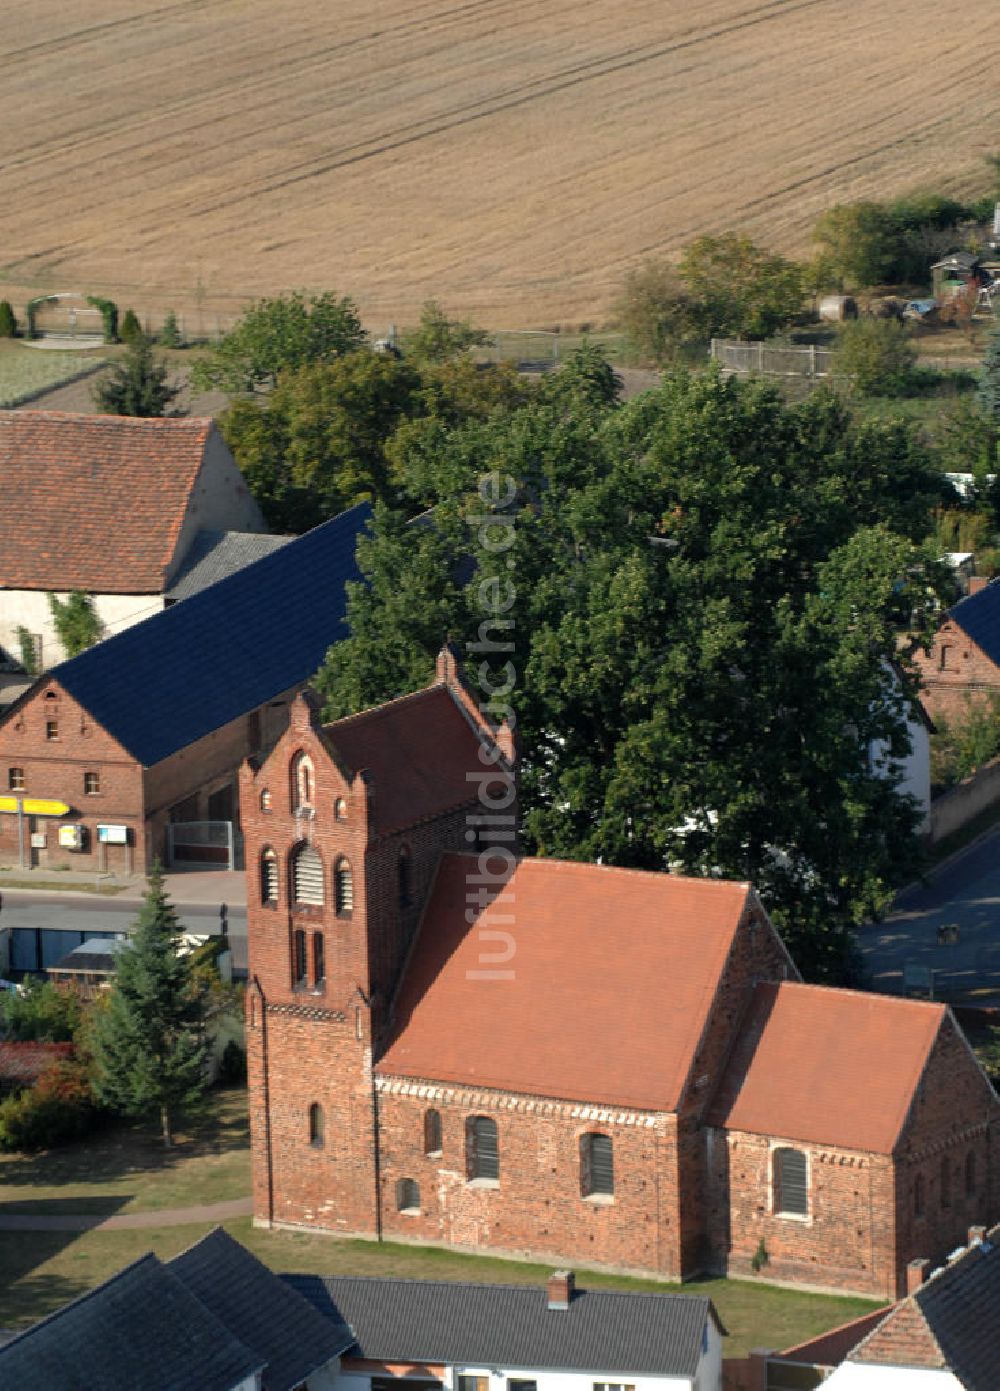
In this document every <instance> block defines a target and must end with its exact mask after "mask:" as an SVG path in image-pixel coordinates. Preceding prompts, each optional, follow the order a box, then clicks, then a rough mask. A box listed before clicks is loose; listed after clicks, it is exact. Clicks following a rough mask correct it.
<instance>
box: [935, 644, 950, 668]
mask: <svg viewBox="0 0 1000 1391" xmlns="http://www.w3.org/2000/svg"><path fill="white" fill-rule="evenodd" d="M938 661H939V663H940V670H941V671H948V669H949V668H950V667H951V646H950V644H949V643H947V642H943V643H942V644H941V650H940V653H939V655H938Z"/></svg>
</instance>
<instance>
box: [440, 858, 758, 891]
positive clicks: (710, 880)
mask: <svg viewBox="0 0 1000 1391" xmlns="http://www.w3.org/2000/svg"><path fill="white" fill-rule="evenodd" d="M453 853H458V854H465V853H467V852H465V851H458V852H453ZM518 864H519V865H522V864H532V865H553V866H555V867H557V868H568V869H581V870H595V869H596V870H603V871H604V872H605V873H609V874H630V875H634V876H636V877H642V878H645V879H661V880H663V881H664V882H670V883H674V884H705V885H709V884H711V885H715V886H717V887H718V888H726V889H743V891H744V893H749V892H750V890H751V889H752V888H753V885H752V884H751V883H750V881H749V880H748V879H717V878H715V877H714V876H709V875H701V874H673V873H672V872H671V871H670V870H668V869H639V868H638V867H637V866H635V865H606V864H600V863H598V862H595V861H592V860H561V859H557V858H556V857H555V856H554V855H526V856H524V857H523V858H522V859H520V860H519V861H518Z"/></svg>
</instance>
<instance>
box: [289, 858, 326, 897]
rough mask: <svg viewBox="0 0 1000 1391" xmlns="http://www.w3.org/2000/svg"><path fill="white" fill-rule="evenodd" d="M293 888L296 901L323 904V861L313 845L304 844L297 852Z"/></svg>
mask: <svg viewBox="0 0 1000 1391" xmlns="http://www.w3.org/2000/svg"><path fill="white" fill-rule="evenodd" d="M292 888H293V892H294V894H295V902H296V903H305V904H311V905H312V906H313V907H317V908H322V906H323V861H322V860H321V859H320V856H319V851H318V850H316V849H315V848H314V847H313V846H312V845H303V846H300V847H299V849H298V850H297V851H296V852H295V859H294V861H293V864H292Z"/></svg>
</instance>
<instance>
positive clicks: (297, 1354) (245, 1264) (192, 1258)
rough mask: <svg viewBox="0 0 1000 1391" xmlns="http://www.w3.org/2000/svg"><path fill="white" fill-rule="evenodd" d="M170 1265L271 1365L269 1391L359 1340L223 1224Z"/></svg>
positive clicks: (296, 1382)
mask: <svg viewBox="0 0 1000 1391" xmlns="http://www.w3.org/2000/svg"><path fill="white" fill-rule="evenodd" d="M167 1264H168V1269H169V1270H170V1272H171V1274H173V1275H175V1276H176V1277H177V1278H178V1279H179V1280H181V1281H183V1283H184V1284H185V1285H186V1286H187V1287H188V1289H189V1290H190V1291H191V1293H192V1294H194V1295H195V1296H196V1297H197V1298H198V1299H199V1300H201V1302H202V1304H204V1305H205V1307H206V1308H207V1309H209V1310H210V1311H211V1312H212V1313H213V1314H214V1315H215V1317H216V1318H217V1319H218V1320H219V1322H220V1323H222V1324H224V1325H225V1327H226V1328H227V1329H228V1330H229V1332H230V1333H231V1334H232V1335H234V1336H235V1337H236V1338H238V1339H239V1340H240V1342H242V1343H245V1344H246V1346H247V1347H249V1348H253V1350H254V1352H256V1353H258V1354H259V1355H260V1360H261V1361H262V1362H265V1363H266V1364H267V1365H266V1367H265V1369H264V1376H263V1388H264V1391H293V1388H295V1387H297V1386H300V1385H301V1384H302V1382H304V1381H305V1380H306V1378H307V1377H309V1376H310V1375H311V1374H312V1373H313V1372H316V1371H318V1370H319V1368H321V1367H324V1366H325V1365H326V1364H327V1363H328V1362H330V1361H332V1360H333V1358H335V1357H336V1356H337V1354H338V1353H340V1352H343V1350H344V1349H345V1348H347V1347H349V1346H350V1345H351V1343H353V1341H354V1335H353V1334H352V1333H351V1332H350V1330H349V1329H347V1328H345V1327H344V1326H343V1325H342V1324H338V1323H336V1322H332V1321H331V1320H330V1319H329V1318H324V1317H323V1315H322V1314H320V1313H318V1312H317V1310H316V1308H315V1307H314V1305H312V1304H311V1303H310V1302H309V1301H308V1300H306V1299H303V1298H302V1296H301V1295H299V1294H297V1293H296V1292H295V1290H293V1289H291V1288H290V1287H289V1286H288V1285H286V1284H285V1283H284V1282H283V1281H282V1280H281V1279H280V1278H279V1277H278V1276H277V1275H275V1274H273V1273H272V1272H271V1271H270V1270H268V1268H267V1266H265V1265H262V1264H261V1262H260V1261H259V1260H258V1259H257V1258H256V1256H252V1255H251V1254H250V1252H249V1251H248V1250H247V1249H246V1248H245V1247H243V1246H241V1245H240V1244H239V1242H238V1241H234V1240H233V1238H232V1237H231V1236H227V1235H226V1233H225V1232H224V1231H223V1230H222V1228H221V1227H217V1228H216V1229H215V1231H213V1232H209V1234H208V1236H206V1237H203V1238H202V1240H201V1241H199V1242H197V1243H196V1244H195V1245H194V1246H192V1247H190V1248H189V1249H188V1250H187V1251H184V1252H182V1253H181V1255H179V1256H175V1257H174V1259H173V1260H172V1261H169V1262H168V1263H167Z"/></svg>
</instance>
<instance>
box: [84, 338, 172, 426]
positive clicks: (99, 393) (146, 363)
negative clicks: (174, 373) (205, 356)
mask: <svg viewBox="0 0 1000 1391" xmlns="http://www.w3.org/2000/svg"><path fill="white" fill-rule="evenodd" d="M169 375H170V369H169V368H168V367H167V365H166V363H165V362H164V361H163V360H162V359H157V358H156V357H155V356H154V353H153V346H152V344H151V343H150V341H149V339H148V338H139V339H137V340H136V341H135V342H133V343H131V344H130V345H129V348H128V351H127V352H125V353H123V355H122V356H121V357H120V358H119V359H118V361H117V362H116V363H115V364H114V366H113V367H112V368H111V370H110V371H109V372H108V374H107V376H106V377H105V378H104V379H103V380H102V381H100V382H98V384H97V386H96V387H95V388H94V391H93V398H94V404H95V406H96V407H97V409H98V410H99V411H103V412H104V413H105V415H133V416H142V417H145V418H149V417H151V416H159V415H166V413H167V407H168V406H169V405H170V403H171V401H173V400H174V398H175V397H176V396H177V395H178V394H179V393H180V387H179V386H170V385H168V383H167V377H168V376H169ZM176 413H177V412H175V414H176ZM181 413H182V414H183V412H181Z"/></svg>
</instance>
